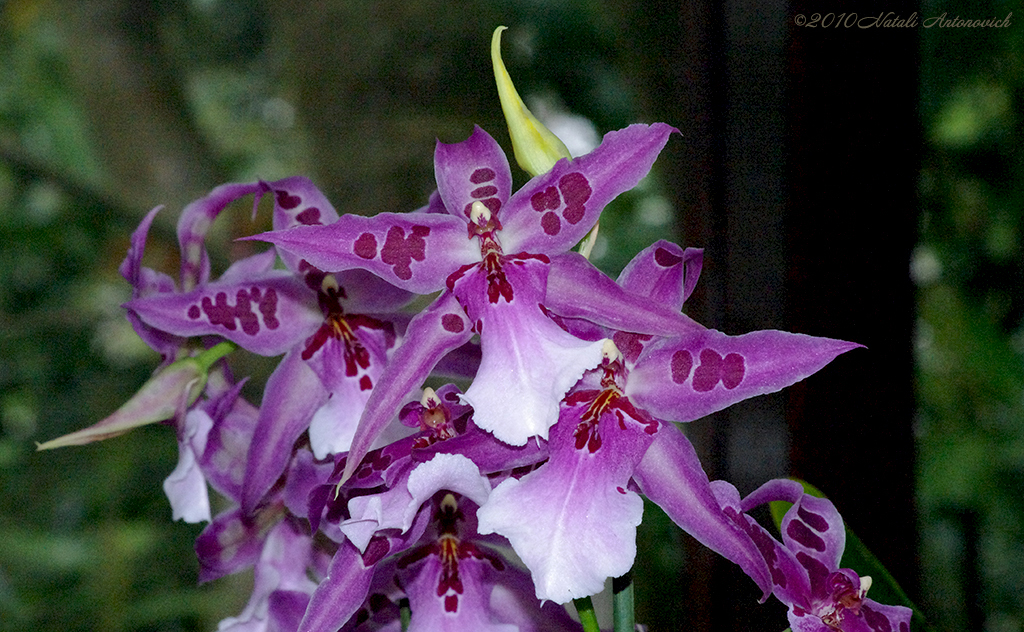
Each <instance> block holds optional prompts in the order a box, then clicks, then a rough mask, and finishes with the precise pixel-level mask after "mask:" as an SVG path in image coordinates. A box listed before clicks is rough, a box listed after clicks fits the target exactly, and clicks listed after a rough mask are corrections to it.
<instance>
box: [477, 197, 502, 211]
mask: <svg viewBox="0 0 1024 632" xmlns="http://www.w3.org/2000/svg"><path fill="white" fill-rule="evenodd" d="M480 203H481V204H483V205H484V206H486V207H487V210H488V211H490V212H491V215H496V214H497V213H498V211H500V210H501V200H499V199H498V198H493V197H492V198H487V199H486V200H480Z"/></svg>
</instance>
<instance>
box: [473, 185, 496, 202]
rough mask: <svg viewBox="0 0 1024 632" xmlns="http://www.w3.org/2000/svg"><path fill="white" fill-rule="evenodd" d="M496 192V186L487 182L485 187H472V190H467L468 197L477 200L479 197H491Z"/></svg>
mask: <svg viewBox="0 0 1024 632" xmlns="http://www.w3.org/2000/svg"><path fill="white" fill-rule="evenodd" d="M497 193H498V187H496V186H494V185H490V184H489V185H487V186H485V187H477V188H475V189H473V190H472V191H470V192H469V197H471V198H474V199H477V200H479V199H481V198H485V197H491V196H492V195H496V194H497Z"/></svg>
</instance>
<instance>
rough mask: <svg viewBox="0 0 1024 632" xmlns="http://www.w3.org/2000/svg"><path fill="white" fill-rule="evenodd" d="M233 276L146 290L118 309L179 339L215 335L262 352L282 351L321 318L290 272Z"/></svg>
mask: <svg viewBox="0 0 1024 632" xmlns="http://www.w3.org/2000/svg"><path fill="white" fill-rule="evenodd" d="M257 257H258V258H262V257H261V256H260V255H257ZM237 276H238V275H237V274H232V275H230V276H227V280H223V279H222V280H218V281H215V282H213V283H208V284H205V285H202V286H200V287H199V288H197V289H195V290H193V291H191V292H188V293H185V294H177V293H161V294H151V295H149V296H145V297H141V298H137V299H133V300H131V301H129V302H127V303H125V305H124V307H125V308H127V309H128V310H130V311H132V312H134V313H136V314H138V316H139V318H141V319H142V320H143V321H144V322H145V323H146V324H147V325H150V326H152V327H155V328H156V329H159V330H161V331H166V332H169V333H171V334H174V335H177V336H183V337H192V336H204V335H211V334H213V335H219V336H223V337H224V338H227V339H228V340H230V341H232V342H234V343H235V344H237V345H238V346H240V347H242V348H243V349H246V350H247V351H251V352H253V353H257V354H260V355H267V356H273V355H279V354H281V353H284V352H285V351H287V350H288V349H290V348H292V347H293V346H295V345H296V344H298V343H299V342H300V341H302V340H304V339H305V338H306V337H308V336H309V335H310V334H312V333H313V332H314V331H316V329H317V327H318V326H319V325H320V323H321V322H322V320H323V316H322V315H321V313H320V310H319V309H318V308H317V306H316V304H315V303H314V302H313V299H314V297H315V295H314V294H313V293H311V292H310V291H309V289H308V288H307V287H306V286H305V284H304V283H302V281H300V280H299V279H297V278H295V277H294V276H292V275H291V274H290V273H288V272H286V271H284V270H271V271H268V272H266V273H264V274H262V275H261V276H259V277H255V278H248V279H240V278H237Z"/></svg>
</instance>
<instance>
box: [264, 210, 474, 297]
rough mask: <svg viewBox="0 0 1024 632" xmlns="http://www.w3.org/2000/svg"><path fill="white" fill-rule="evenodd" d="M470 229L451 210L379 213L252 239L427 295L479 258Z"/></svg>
mask: <svg viewBox="0 0 1024 632" xmlns="http://www.w3.org/2000/svg"><path fill="white" fill-rule="evenodd" d="M466 230H467V229H466V223H465V222H463V221H462V220H459V219H456V218H454V217H452V216H451V215H441V214H437V213H379V214H377V215H374V216H373V217H363V216H361V215H343V216H342V217H341V218H340V219H339V220H338V221H336V222H334V223H333V224H328V225H326V226H297V227H295V228H289V229H288V230H281V231H274V232H270V233H262V234H260V235H255V236H253V237H249V238H247V239H257V240H261V241H267V242H270V243H272V244H274V245H276V246H278V247H279V248H281V249H283V250H285V251H286V252H289V253H292V254H293V255H295V256H297V257H301V258H302V259H305V260H306V261H307V262H309V264H310V265H313V266H315V267H317V268H318V269H320V270H324V271H329V272H339V271H341V270H350V269H352V268H363V269H365V270H369V271H370V272H372V273H374V274H376V275H377V276H379V277H381V278H382V279H384V280H386V281H388V282H389V283H393V284H394V285H396V286H398V287H400V288H402V289H405V290H408V291H410V292H416V293H418V294H428V293H430V292H434V291H437V290H439V289H441V288H442V287H444V282H445V279H447V278H448V275H449V274H451V273H452V272H453V271H454V270H456V269H458V268H459V267H461V266H462V265H465V264H467V263H472V262H475V261H479V260H480V248H479V246H478V245H477V243H476V240H475V239H474V240H471V239H469V238H468V236H467V232H466Z"/></svg>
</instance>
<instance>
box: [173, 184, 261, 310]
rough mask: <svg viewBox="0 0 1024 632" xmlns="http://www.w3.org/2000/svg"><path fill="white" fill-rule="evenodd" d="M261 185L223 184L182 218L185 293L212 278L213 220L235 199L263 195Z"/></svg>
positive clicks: (192, 206) (180, 238)
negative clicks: (208, 249) (209, 246)
mask: <svg viewBox="0 0 1024 632" xmlns="http://www.w3.org/2000/svg"><path fill="white" fill-rule="evenodd" d="M262 187H263V185H262V184H261V183H259V182H250V183H244V184H222V185H221V186H219V187H217V188H216V189H214V190H213V191H210V193H209V194H208V195H207V196H206V197H203V198H200V199H198V200H196V201H194V202H192V203H190V204H189V205H188V206H186V207H185V208H184V209H183V210H182V212H181V217H179V218H178V245H179V246H180V248H181V284H182V290H184V291H186V292H187V291H189V290H191V289H193V288H194V287H196V286H198V285H202V284H204V283H206V282H207V281H208V280H209V278H210V257H209V255H208V254H207V253H206V245H205V242H206V233H208V232H209V231H210V226H212V225H213V220H215V219H216V218H217V216H218V215H219V214H220V212H221V211H223V210H224V209H225V208H227V206H228V205H229V204H231V203H232V202H234V201H235V200H237V199H239V198H241V197H245V196H246V195H252V194H253V193H259V192H260V191H261V190H262Z"/></svg>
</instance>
